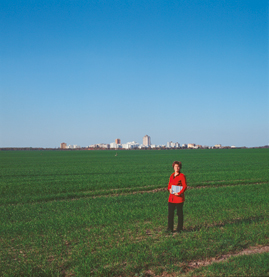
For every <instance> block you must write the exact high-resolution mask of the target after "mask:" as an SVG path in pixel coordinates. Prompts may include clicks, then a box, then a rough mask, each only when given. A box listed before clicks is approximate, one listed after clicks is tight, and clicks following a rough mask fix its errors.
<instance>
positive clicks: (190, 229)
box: [0, 149, 269, 276]
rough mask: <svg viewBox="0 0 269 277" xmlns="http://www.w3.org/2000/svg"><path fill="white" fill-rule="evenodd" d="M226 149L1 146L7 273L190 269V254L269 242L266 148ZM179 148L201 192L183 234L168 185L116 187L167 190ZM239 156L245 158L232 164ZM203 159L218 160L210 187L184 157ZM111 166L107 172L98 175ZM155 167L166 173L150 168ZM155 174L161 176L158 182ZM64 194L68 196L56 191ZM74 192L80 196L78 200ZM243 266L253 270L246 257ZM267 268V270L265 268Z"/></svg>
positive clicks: (3, 270) (191, 194)
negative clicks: (171, 228)
mask: <svg viewBox="0 0 269 277" xmlns="http://www.w3.org/2000/svg"><path fill="white" fill-rule="evenodd" d="M260 150H263V151H260ZM221 151H222V150H217V151H216V152H214V151H211V150H207V151H198V152H195V151H177V150H176V151H122V152H120V153H118V157H115V156H114V152H113V151H74V152H73V151H72V152H58V151H55V152H45V151H43V152H42V151H38V152H31V151H29V152H4V153H3V152H1V153H0V155H1V159H2V162H4V161H5V160H7V164H4V166H3V171H2V172H1V177H2V179H1V186H0V187H1V192H4V193H3V194H2V193H1V205H0V214H1V217H0V226H1V229H0V275H3V276H14V275H18V276H19V275H23V276H63V275H65V276H72V275H74V276H100V275H102V276H119V275H121V276H134V275H135V274H137V275H138V276H143V275H144V276H145V275H146V274H147V271H148V270H149V269H150V270H151V271H153V272H155V273H156V274H162V273H163V272H170V273H172V272H177V273H184V272H186V271H187V270H188V263H189V262H190V261H192V260H199V259H201V260H203V259H208V258H211V257H218V256H220V255H223V254H228V253H236V252H238V251H240V250H242V249H246V248H248V247H250V246H255V245H268V242H269V238H268V233H269V224H268V217H269V209H268V208H269V207H268V206H269V204H268V193H269V186H268V184H269V182H267V181H266V180H267V178H268V177H267V175H260V174H259V173H260V172H264V171H265V169H266V166H267V164H266V162H267V161H266V157H267V156H266V155H265V154H268V151H267V149H246V150H242V152H240V150H239V149H238V150H237V149H236V150H231V151H226V150H224V152H221ZM233 151H235V152H233ZM248 151H249V152H248ZM89 152H90V153H89ZM214 153H215V155H216V157H215V156H214ZM41 154H42V155H41ZM112 154H113V156H111V157H110V155H112ZM220 154H221V155H222V158H220V157H219V156H220ZM177 155H179V156H180V157H182V159H181V160H185V162H186V164H185V163H184V162H183V166H184V168H183V169H184V173H185V174H186V175H187V180H188V185H190V184H192V186H193V187H194V189H192V190H188V191H187V192H186V202H185V204H184V230H185V231H184V232H183V233H182V234H180V235H179V234H173V235H167V234H165V233H164V230H165V228H166V224H167V199H168V193H167V191H159V192H154V193H144V194H140V193H137V194H126V195H112V193H111V192H113V191H115V192H116V191H118V192H125V193H126V192H127V191H128V190H129V192H133V191H134V190H135V189H137V192H139V191H144V190H148V188H149V186H150V188H156V187H161V186H163V187H164V188H165V187H166V186H167V182H168V178H169V175H170V173H171V168H170V167H168V166H167V165H165V166H163V167H164V169H161V165H163V163H164V161H166V160H168V158H169V159H170V162H169V165H170V164H171V161H173V160H175V159H176V158H175V157H176V156H177ZM188 155H190V156H191V159H190V157H189V156H188ZM195 155H197V156H195ZM240 155H241V158H242V164H239V163H234V162H235V161H236V160H237V159H239V157H240ZM40 156H41V157H40ZM43 156H45V157H43ZM121 156H122V160H120V161H118V160H117V162H116V163H117V164H113V163H114V162H115V159H114V158H121ZM259 156H260V158H258V157H259ZM195 157H196V158H195ZM110 158H111V159H110ZM40 159H41V161H40ZM201 159H203V160H205V161H207V162H206V164H209V162H210V160H211V164H212V167H213V168H214V166H216V168H215V171H214V170H212V178H211V179H207V183H206V184H207V185H206V186H205V187H204V183H201V185H202V186H203V188H199V185H198V183H195V178H194V177H192V178H191V174H194V175H195V173H194V171H193V173H190V172H189V171H188V170H189V169H190V168H191V164H187V161H188V160H189V163H192V166H193V167H195V166H199V165H200V162H201ZM229 160H231V162H233V167H232V168H231V167H230V163H229ZM127 161H129V163H127V164H128V165H130V163H132V164H131V165H132V167H131V168H132V171H131V172H130V170H127V169H128V167H127V166H126V162H127ZM215 161H218V162H217V163H216V165H214V166H213V164H214V163H215ZM221 161H222V163H221ZM250 161H252V162H253V163H254V164H255V162H256V163H257V164H255V165H253V166H252V172H251V176H252V178H251V179H250V180H247V181H246V182H243V180H245V179H239V177H238V175H237V174H236V172H240V171H241V170H242V171H245V170H246V169H245V167H246V165H247V164H248V163H249V162H250ZM258 162H259V163H260V164H258ZM68 163H71V166H69V165H68ZM167 163H168V162H167ZM42 164H43V167H42ZM89 164H92V167H93V168H92V167H89ZM141 164H142V165H144V166H145V168H144V169H142V167H141ZM235 164H237V166H235ZM170 166H171V165H170ZM66 168H68V170H67V169H66ZM104 168H105V169H107V171H108V174H105V175H104V174H101V173H103V171H104ZM152 168H154V169H155V168H157V169H158V168H159V169H160V171H158V170H154V171H153V173H152V174H151V172H152ZM188 168H189V169H188ZM217 168H218V169H219V170H220V171H223V172H224V171H225V172H227V171H228V170H227V168H228V169H229V170H230V171H232V172H233V174H232V173H231V176H233V178H234V181H226V180H225V181H222V180H218V182H219V183H218V182H217V181H216V180H215V179H217V177H216V175H214V174H215V172H217ZM12 169H13V170H12ZM129 169H130V168H129ZM187 169H188V170H187ZM76 170H78V172H80V173H81V175H82V176H80V175H79V174H77V173H76V172H77V171H76ZM95 170H96V174H93V173H94V171H95ZM210 170H211V168H207V167H205V168H204V172H205V173H203V172H201V173H200V172H197V173H196V178H198V176H199V174H205V175H206V176H209V173H210ZM11 172H13V175H12V174H11ZM116 172H118V174H116ZM86 173H87V174H86ZM119 173H120V174H119ZM65 174H67V175H65ZM160 175H162V177H160V179H159V177H158V176H160ZM46 176H47V177H46ZM66 176H67V177H66ZM111 176H114V177H115V178H117V179H113V178H111V179H110V177H111ZM152 176H153V177H152ZM188 176H189V177H188ZM151 177H152V178H151ZM20 178H21V181H20ZM43 178H44V183H43V182H42V180H43ZM49 178H50V180H51V181H50V182H51V186H50V185H49V183H47V180H48V179H49ZM65 178H66V179H65ZM243 178H246V177H245V176H243ZM54 179H55V181H54ZM189 179H191V181H189ZM202 179H203V178H202ZM25 180H28V181H27V182H26V181H25ZM64 180H68V182H67V181H66V182H65V181H64ZM86 180H87V181H86ZM97 180H99V181H98V182H97ZM115 180H117V182H118V181H119V180H120V183H119V184H118V183H117V182H115ZM126 180H127V181H126ZM155 180H158V183H157V181H156V184H154V182H155ZM235 180H238V183H236V181H235ZM101 181H104V185H102V184H101V185H100V183H101ZM220 181H222V182H223V183H220ZM250 181H251V182H250ZM94 182H97V184H95V186H94V185H93V184H94ZM196 182H197V181H196ZM203 182H204V181H203ZM224 183H225V184H229V185H232V186H224V185H223V184H224ZM242 183H244V185H243V184H242ZM257 183H258V184H257ZM22 184H24V185H25V186H23V185H22ZM109 184H110V186H109ZM106 187H107V189H106ZM31 188H32V190H31ZM57 188H58V190H57ZM86 192H88V193H89V192H91V193H96V195H99V197H97V198H93V197H92V196H93V195H94V194H88V195H87V193H86ZM103 192H105V194H106V196H104V195H103V196H102V193H103ZM59 194H60V195H61V194H62V195H61V197H59V198H55V195H59ZM83 194H86V196H85V195H83ZM74 195H75V196H76V200H72V198H73V197H74ZM67 196H68V197H67ZM69 196H70V197H69ZM175 224H176V223H175ZM257 263H258V262H257ZM244 268H246V270H247V267H245V266H244V264H243V263H242V270H243V269H244ZM261 270H265V271H266V267H263V269H261ZM216 272H217V271H216ZM227 272H228V273H227V274H226V275H233V272H235V273H234V274H237V273H236V272H237V271H233V270H230V271H227ZM201 274H204V273H201ZM206 274H207V273H206Z"/></svg>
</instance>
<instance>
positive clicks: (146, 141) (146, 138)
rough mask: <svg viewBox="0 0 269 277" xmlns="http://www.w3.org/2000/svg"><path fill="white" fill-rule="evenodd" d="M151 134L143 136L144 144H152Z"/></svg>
mask: <svg viewBox="0 0 269 277" xmlns="http://www.w3.org/2000/svg"><path fill="white" fill-rule="evenodd" d="M150 144H151V143H150V136H148V135H145V136H144V137H143V145H144V146H150Z"/></svg>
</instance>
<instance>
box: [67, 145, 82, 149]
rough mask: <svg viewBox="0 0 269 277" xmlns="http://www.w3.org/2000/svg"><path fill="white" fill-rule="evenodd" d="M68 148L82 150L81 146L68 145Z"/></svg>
mask: <svg viewBox="0 0 269 277" xmlns="http://www.w3.org/2000/svg"><path fill="white" fill-rule="evenodd" d="M66 148H68V149H78V148H80V146H79V145H76V144H74V145H68V146H66Z"/></svg>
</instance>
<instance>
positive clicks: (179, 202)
mask: <svg viewBox="0 0 269 277" xmlns="http://www.w3.org/2000/svg"><path fill="white" fill-rule="evenodd" d="M172 166H173V168H174V171H175V172H174V173H173V174H171V176H170V179H169V184H168V190H169V192H170V195H169V198H168V229H167V231H169V232H173V229H174V211H175V209H176V210H177V216H178V224H177V229H176V231H177V232H179V233H180V232H182V230H183V204H184V201H185V196H184V192H185V190H186V189H187V183H186V177H185V175H184V174H183V173H181V172H180V170H181V168H182V163H181V162H178V161H175V162H173V165H172Z"/></svg>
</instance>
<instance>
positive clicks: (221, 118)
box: [0, 0, 269, 147]
mask: <svg viewBox="0 0 269 277" xmlns="http://www.w3.org/2000/svg"><path fill="white" fill-rule="evenodd" d="M0 26H1V29H0V37H1V39H0V90H1V95H0V147H30V146H32V147H59V146H60V143H61V142H66V143H67V144H78V145H80V146H87V145H90V144H95V143H102V142H103V143H110V142H112V141H114V140H115V139H116V138H120V139H121V141H122V142H123V143H126V142H128V141H133V140H134V141H137V142H139V143H142V138H143V136H144V135H146V134H147V135H149V136H151V141H152V143H153V144H166V142H167V141H174V142H179V143H181V144H183V143H196V144H202V145H214V144H222V145H235V146H262V145H266V144H268V143H269V111H268V110H269V95H268V94H269V93H268V84H269V82H268V73H269V69H268V1H264V0H258V1H257V0H253V1H248V0H241V1H240V0H239V1H237V0H230V1H224V0H212V1H209V0H208V1H207V0H204V1H201V0H199V1H193V0H185V1H183V0H182V1H181V0H178V1H173V0H171V1H158V0H154V1H153V0H152V1H151V0H145V1H141V0H133V1H124V0H120V1H116V0H114V1H109V0H107V1H97V0H95V1H91V0H88V1H82V0H73V1H68V0H58V1H51V0H45V1H41V0H40V1H38V0H36V1H26V0H21V1H18V0H12V1H10V0H7V1H3V0H0Z"/></svg>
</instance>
